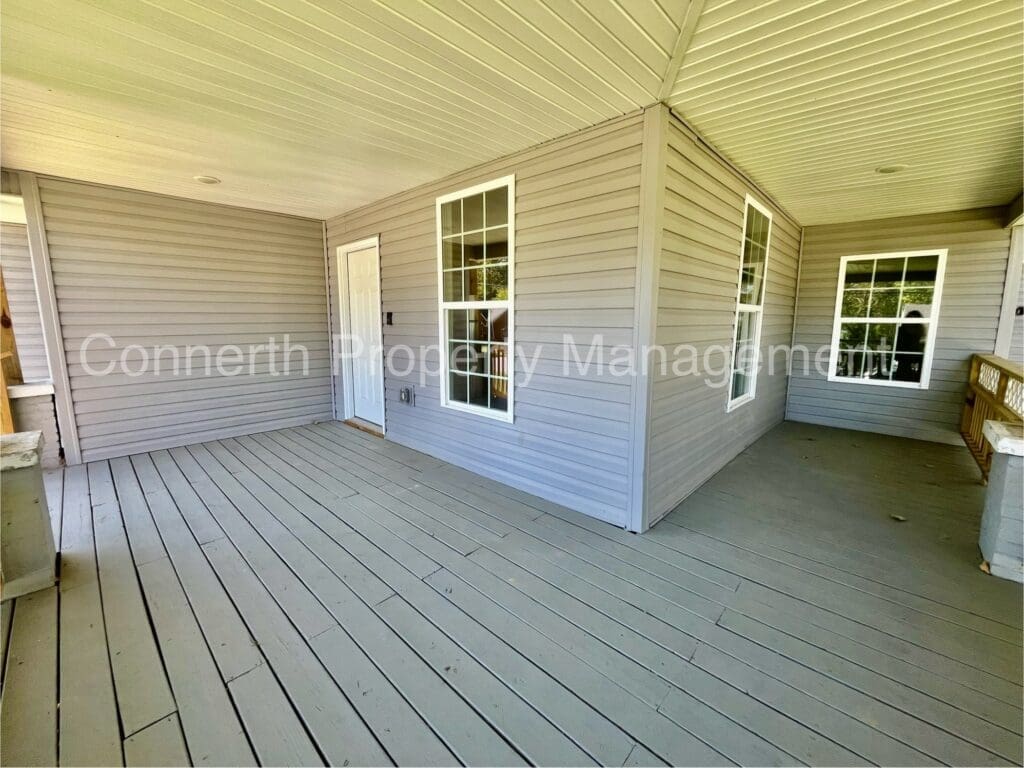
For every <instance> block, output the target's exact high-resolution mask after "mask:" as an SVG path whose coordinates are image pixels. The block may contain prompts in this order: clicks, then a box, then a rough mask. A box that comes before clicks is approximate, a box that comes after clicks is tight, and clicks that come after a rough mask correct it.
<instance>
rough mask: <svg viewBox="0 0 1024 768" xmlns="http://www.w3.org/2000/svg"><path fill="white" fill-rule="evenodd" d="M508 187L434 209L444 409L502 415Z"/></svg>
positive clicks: (505, 404)
mask: <svg viewBox="0 0 1024 768" xmlns="http://www.w3.org/2000/svg"><path fill="white" fill-rule="evenodd" d="M510 190H511V181H507V180H503V181H502V182H501V183H499V184H497V185H496V186H495V187H494V188H492V189H484V190H483V191H482V192H474V193H472V194H468V195H464V196H459V197H458V198H457V199H451V200H444V201H439V202H438V213H439V221H440V254H439V260H440V266H441V297H440V298H441V303H440V311H441V313H442V318H441V328H442V330H443V331H444V333H445V337H446V338H445V339H444V346H443V347H442V349H445V350H446V353H447V370H448V373H447V376H446V388H447V392H446V396H444V395H443V397H442V403H443V404H445V405H453V406H454V405H459V406H466V407H467V408H469V409H481V410H483V411H484V412H488V411H489V412H495V413H499V414H502V415H504V414H507V413H508V412H509V394H510V393H509V379H510V378H511V373H512V371H511V365H510V352H509V342H510V323H509V318H510V317H511V316H512V314H511V309H512V308H511V306H510V304H511V302H510V290H509V288H510V286H509V282H510V269H511V261H512V253H511V252H510V250H509V241H510V229H511V226H512V225H513V222H512V216H511V212H510V210H509V209H510V205H509V200H510Z"/></svg>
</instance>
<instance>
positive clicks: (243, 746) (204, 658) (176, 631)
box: [139, 557, 256, 765]
mask: <svg viewBox="0 0 1024 768" xmlns="http://www.w3.org/2000/svg"><path fill="white" fill-rule="evenodd" d="M139 577H140V578H141V579H142V585H143V588H144V589H145V591H146V600H147V603H148V604H149V609H150V612H151V613H152V616H153V625H154V626H155V627H156V632H157V635H158V637H159V638H160V648H161V649H162V651H163V656H164V662H165V663H166V664H167V671H168V675H169V677H170V679H171V687H172V688H173V690H174V692H175V700H176V701H178V715H179V717H180V719H181V727H182V730H183V731H184V734H185V743H186V744H187V745H188V752H189V755H190V756H191V759H192V764H193V765H255V763H256V758H255V755H253V753H252V749H251V748H250V746H249V742H248V739H247V738H246V735H245V730H244V729H243V728H242V724H241V722H239V719H238V714H237V713H236V712H235V709H234V706H233V705H232V703H231V696H230V695H229V694H228V690H227V687H226V686H225V685H224V681H223V680H222V679H221V677H220V675H219V674H218V672H217V666H216V664H215V663H214V661H213V656H212V655H211V654H210V651H209V648H208V647H207V645H206V642H205V640H204V638H203V635H202V632H200V630H199V625H198V624H197V623H196V620H195V617H194V616H192V613H191V611H190V610H189V607H188V600H187V598H186V597H185V592H184V591H183V590H182V588H181V585H180V584H179V583H178V580H177V578H176V577H175V574H174V568H173V566H172V565H171V561H170V559H168V558H166V557H165V558H161V559H159V560H151V561H150V562H148V563H146V564H144V565H141V566H139Z"/></svg>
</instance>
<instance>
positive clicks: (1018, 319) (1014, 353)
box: [1006, 224, 1024, 365]
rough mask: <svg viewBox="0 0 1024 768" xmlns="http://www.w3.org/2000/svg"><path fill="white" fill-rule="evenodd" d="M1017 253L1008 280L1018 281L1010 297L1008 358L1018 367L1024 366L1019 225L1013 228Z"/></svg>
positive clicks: (1023, 241) (1023, 235)
mask: <svg viewBox="0 0 1024 768" xmlns="http://www.w3.org/2000/svg"><path fill="white" fill-rule="evenodd" d="M1013 238H1015V241H1016V245H1015V246H1014V247H1016V249H1017V252H1016V256H1015V258H1016V259H1017V262H1016V265H1017V269H1016V270H1007V272H1006V274H1007V278H1008V279H1011V280H1013V279H1015V280H1016V281H1017V285H1016V289H1017V290H1016V291H1013V290H1012V287H1011V293H1010V296H1012V297H1014V299H1013V300H1014V304H1013V312H1014V314H1013V317H1012V319H1011V320H1010V322H1011V323H1012V324H1013V327H1012V328H1011V330H1010V350H1009V352H1008V353H1007V355H1006V356H1007V357H1008V358H1009V359H1010V360H1012V361H1013V362H1015V363H1017V364H1018V365H1024V314H1017V310H1019V309H1024V275H1022V274H1021V260H1022V255H1021V251H1022V249H1024V225H1022V224H1018V225H1017V226H1015V227H1014V228H1013Z"/></svg>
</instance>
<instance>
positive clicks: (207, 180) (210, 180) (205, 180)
mask: <svg viewBox="0 0 1024 768" xmlns="http://www.w3.org/2000/svg"><path fill="white" fill-rule="evenodd" d="M192 180H193V181H198V182H199V183H200V184H220V179H218V178H217V177H216V176H193V177H192Z"/></svg>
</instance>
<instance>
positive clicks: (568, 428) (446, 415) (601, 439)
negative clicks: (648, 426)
mask: <svg viewBox="0 0 1024 768" xmlns="http://www.w3.org/2000/svg"><path fill="white" fill-rule="evenodd" d="M641 141H642V130H641V117H640V116H630V117H627V118H623V119H621V120H618V121H615V122H613V123H609V124H604V125H602V126H599V127H597V128H594V129H590V130H588V131H584V132H582V133H580V134H577V135H575V136H572V137H569V138H566V139H561V140H558V141H555V142H551V143H549V144H545V145H543V146H541V147H538V148H535V149H532V150H529V151H528V152H524V153H521V154H519V155H515V156H512V157H509V158H505V159H503V160H499V161H496V162H494V163H491V164H488V165H487V166H485V167H482V168H476V169H473V170H472V171H468V172H465V173H461V174H458V175H457V176H455V177H451V178H448V179H445V180H443V181H440V182H436V183H432V184H430V185H427V186H425V187H421V188H419V189H416V190H413V191H411V192H408V193H404V194H401V195H398V196H396V197H393V198H390V199H388V200H385V201H382V202H380V203H376V204H374V205H371V206H368V207H366V208H363V209H360V210H358V211H355V212H352V213H350V214H345V215H343V216H340V217H337V218H335V219H332V220H329V221H328V222H327V236H328V248H329V255H330V258H329V262H330V267H331V275H330V281H331V286H332V297H333V300H334V303H335V304H336V303H337V296H336V290H337V277H336V275H335V274H334V271H335V267H336V249H337V247H338V246H340V245H343V244H345V243H348V242H353V241H356V240H361V239H363V238H366V237H372V236H373V235H377V234H379V235H380V243H381V245H380V253H381V271H382V297H381V300H382V303H383V310H384V311H385V312H392V313H393V321H394V324H393V325H391V326H385V327H384V344H385V347H386V348H387V352H388V354H389V355H391V356H392V358H393V360H394V367H396V368H398V369H399V370H400V369H402V368H404V367H405V366H406V365H409V366H411V368H412V370H411V372H410V373H409V374H408V375H407V376H398V375H396V374H394V373H392V372H391V371H388V372H387V373H386V378H385V390H386V409H387V413H386V420H387V435H388V438H389V439H391V440H395V441H396V442H399V443H402V444H404V445H408V446H410V447H413V448H416V449H418V450H421V451H425V452H426V453H429V454H432V455H434V456H438V457H440V458H442V459H445V460H447V461H450V462H452V463H454V464H457V465H459V466H462V467H465V468H467V469H470V470H472V471H475V472H478V473H480V474H482V475H486V476H489V477H492V478H494V479H497V480H500V481H503V482H506V483H508V484H510V485H513V486H516V487H518V488H521V489H524V490H527V491H529V492H532V493H535V494H537V495H539V496H542V497H544V498H547V499H550V500H552V501H556V502H559V503H562V504H565V505H566V506H569V507H571V508H573V509H576V510H579V511H582V512H585V513H587V514H590V515H593V516H595V517H599V518H602V519H605V520H609V521H612V522H615V523H616V524H620V525H623V524H625V519H626V510H627V503H628V502H627V500H628V492H629V469H628V467H629V463H628V456H629V454H630V450H629V448H630V443H629V441H630V427H629V409H630V402H631V395H632V379H630V378H616V377H613V376H610V375H609V374H608V371H607V368H606V367H605V368H601V369H599V370H592V371H589V372H587V373H578V372H576V371H575V370H572V371H570V373H569V375H566V374H565V371H564V370H563V360H564V358H565V350H564V348H563V345H562V334H563V333H566V332H568V333H572V332H576V333H577V334H578V336H577V338H578V339H581V341H579V342H578V343H580V344H583V343H587V344H589V343H590V341H591V339H592V337H593V336H594V335H596V334H600V335H601V336H602V337H603V345H604V348H605V349H606V350H607V349H610V348H611V347H612V346H614V345H618V344H625V345H629V346H632V344H633V343H634V340H633V326H634V306H633V305H634V287H635V286H634V273H635V265H636V248H637V215H638V205H639V197H640V155H641ZM508 174H515V176H516V193H517V194H516V254H515V257H516V267H515V273H516V286H515V341H516V345H517V346H518V347H519V348H520V350H521V351H522V353H523V354H525V355H526V356H528V357H530V358H532V357H533V356H534V355H535V354H537V355H538V363H537V369H536V374H535V375H534V377H533V379H532V380H531V381H530V383H529V385H528V386H527V385H526V383H525V379H524V377H525V375H526V371H525V368H524V366H523V363H522V361H521V360H518V359H517V361H516V366H515V372H516V382H517V384H516V390H515V422H514V423H513V424H506V423H503V422H499V421H495V420H491V419H487V418H485V417H480V416H475V415H472V414H465V413H460V412H458V411H454V410H451V409H448V408H442V407H441V405H440V390H439V382H438V378H437V376H436V375H434V373H432V371H435V370H436V369H437V367H438V357H437V353H436V352H434V353H432V354H430V355H429V357H424V356H422V355H421V354H420V352H419V348H420V346H421V345H436V344H437V343H438V315H437V298H438V288H437V252H436V241H435V237H436V233H435V208H434V204H435V198H436V197H438V196H439V195H443V194H446V193H449V192H454V191H457V190H459V189H463V188H466V187H469V186H472V185H475V184H478V183H481V182H484V181H488V180H491V179H495V178H498V177H500V176H504V175H508ZM332 314H333V316H334V317H335V318H336V317H337V312H336V311H334V312H333V313H332ZM335 322H336V321H335ZM397 345H408V346H409V347H412V348H413V349H414V350H415V352H414V354H413V359H412V360H409V359H408V355H407V354H399V352H398V351H397V350H395V349H394V348H395V347H396V346H397ZM585 354H586V352H585V351H583V352H581V356H585ZM570 359H571V358H570ZM424 364H427V365H428V366H429V368H430V371H427V370H425V369H424ZM421 372H422V373H423V376H424V377H425V378H424V385H423V386H421V385H420V375H421ZM405 386H412V387H414V388H415V389H416V402H415V405H414V406H409V405H406V404H404V403H401V402H399V399H398V397H399V390H400V389H401V388H402V387H405ZM339 397H340V393H339ZM339 401H340V400H339Z"/></svg>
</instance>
